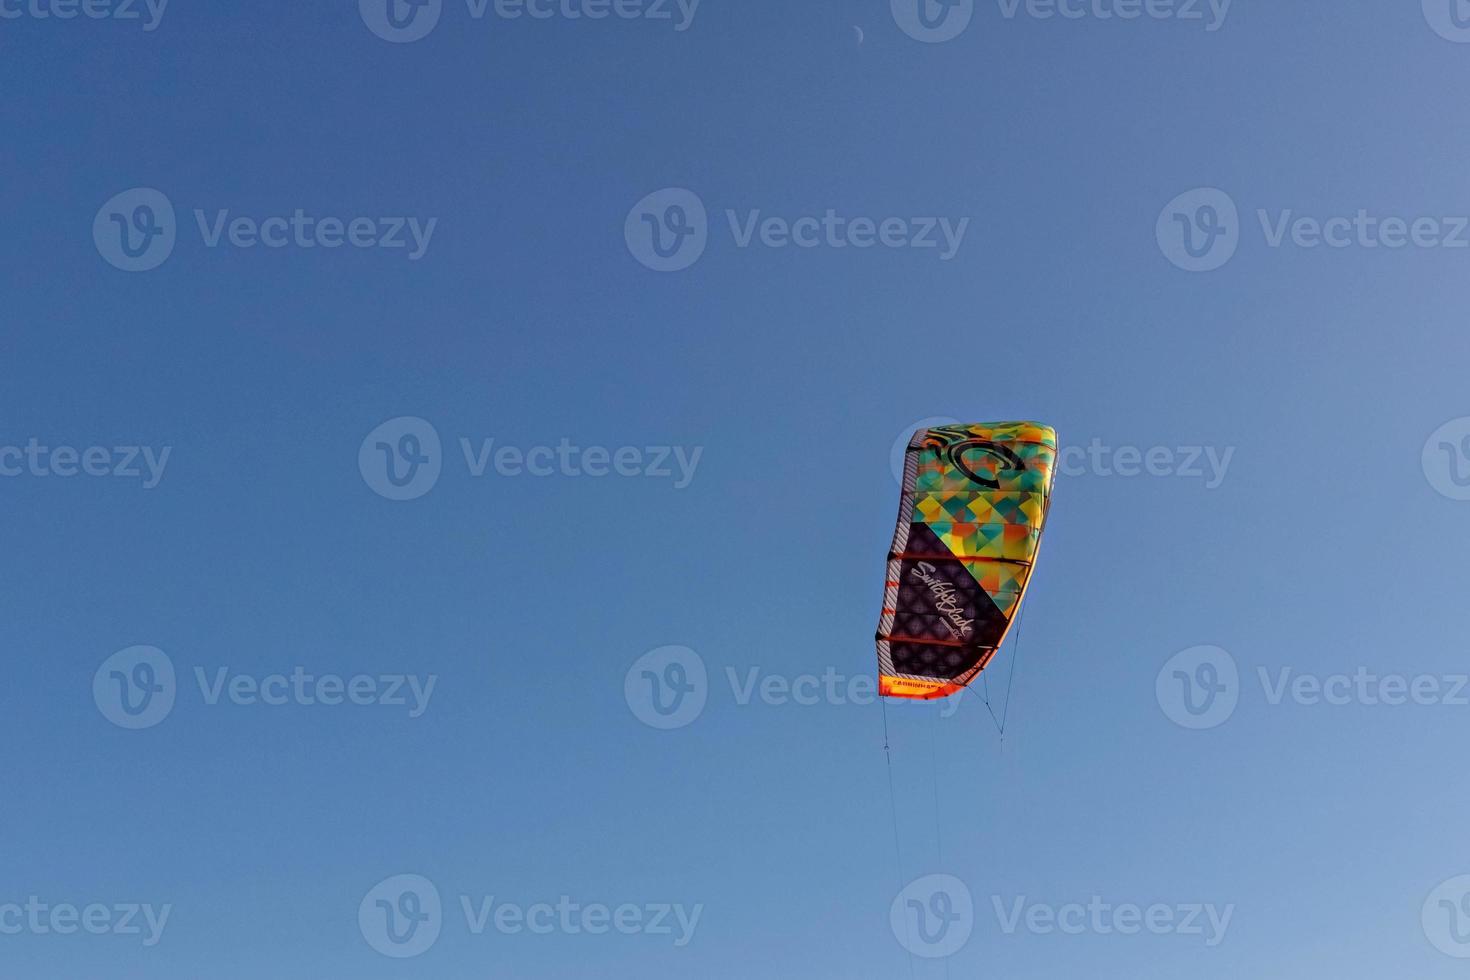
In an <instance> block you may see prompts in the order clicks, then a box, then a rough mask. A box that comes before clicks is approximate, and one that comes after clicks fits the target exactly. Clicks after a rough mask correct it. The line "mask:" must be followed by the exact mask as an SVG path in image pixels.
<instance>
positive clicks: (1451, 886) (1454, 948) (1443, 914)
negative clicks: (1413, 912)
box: [1420, 875, 1470, 960]
mask: <svg viewBox="0 0 1470 980" xmlns="http://www.w3.org/2000/svg"><path fill="white" fill-rule="evenodd" d="M1420 918H1421V921H1422V922H1423V925H1424V935H1425V937H1426V938H1428V940H1429V942H1430V943H1431V944H1433V946H1434V948H1435V949H1437V950H1439V951H1440V952H1441V953H1443V954H1445V955H1446V956H1453V957H1454V958H1455V959H1458V960H1463V959H1470V875H1460V876H1459V877H1458V878H1451V879H1450V880H1449V881H1446V882H1444V883H1443V884H1441V885H1440V886H1439V887H1438V888H1436V889H1435V890H1434V891H1432V892H1430V893H1429V897H1428V898H1426V899H1425V900H1424V909H1423V911H1422V912H1421V913H1420Z"/></svg>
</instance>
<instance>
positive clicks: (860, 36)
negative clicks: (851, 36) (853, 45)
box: [852, 24, 868, 44]
mask: <svg viewBox="0 0 1470 980" xmlns="http://www.w3.org/2000/svg"><path fill="white" fill-rule="evenodd" d="M852 29H853V32H854V33H856V34H857V39H858V43H859V44H862V43H863V42H864V41H866V40H867V39H868V36H867V35H866V34H864V33H863V29H862V28H861V27H859V26H857V25H856V24H854V25H852Z"/></svg>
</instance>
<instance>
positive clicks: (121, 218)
mask: <svg viewBox="0 0 1470 980" xmlns="http://www.w3.org/2000/svg"><path fill="white" fill-rule="evenodd" d="M92 241H93V243H95V244H96V246H97V251H98V253H99V254H101V256H102V257H103V258H104V259H106V260H107V262H108V263H109V264H110V265H112V266H114V267H116V268H118V269H121V270H123V271H124V272H148V271H149V270H151V269H156V268H158V267H159V266H161V265H163V263H164V262H165V261H167V259H168V257H169V256H170V255H172V254H173V251H174V245H175V243H176V242H177V241H178V221H177V220H176V219H175V217H174V206H173V203H172V202H171V201H169V199H168V197H167V196H166V195H165V194H164V193H163V192H162V191H156V190H154V189H153V188H151V187H135V188H133V189H132V190H128V191H123V192H122V193H121V194H117V195H114V196H113V197H112V198H111V199H110V200H109V201H108V202H107V203H106V204H104V205H102V207H101V208H100V209H99V210H98V211H97V216H96V217H95V218H93V219H92Z"/></svg>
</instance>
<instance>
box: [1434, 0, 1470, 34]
mask: <svg viewBox="0 0 1470 980" xmlns="http://www.w3.org/2000/svg"><path fill="white" fill-rule="evenodd" d="M1424 19H1425V20H1427V21H1429V26H1430V27H1432V28H1434V33H1436V34H1438V35H1439V36H1440V37H1442V38H1444V39H1445V40H1446V41H1454V42H1456V43H1458V44H1470V16H1466V11H1465V6H1464V2H1463V0H1424Z"/></svg>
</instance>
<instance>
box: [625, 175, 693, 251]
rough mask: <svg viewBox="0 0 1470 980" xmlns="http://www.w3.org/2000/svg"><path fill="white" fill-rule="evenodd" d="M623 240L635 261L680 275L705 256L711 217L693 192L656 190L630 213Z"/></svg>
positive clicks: (670, 188)
mask: <svg viewBox="0 0 1470 980" xmlns="http://www.w3.org/2000/svg"><path fill="white" fill-rule="evenodd" d="M623 239H624V241H626V242H627V243H628V251H629V252H632V253H633V258H635V259H637V260H638V261H639V262H641V263H643V265H645V266H647V267H648V268H650V269H652V270H653V271H654V272H679V271H682V270H684V269H687V268H689V267H690V266H691V265H693V264H694V263H696V262H698V261H699V258H700V256H702V255H704V250H705V247H706V246H707V245H708V244H709V214H708V212H706V211H705V208H704V202H703V201H701V200H700V199H699V195H698V194H696V193H694V192H693V191H690V190H685V189H684V188H682V187H668V188H665V189H664V190H661V191H654V192H653V193H652V194H649V195H648V196H647V197H645V198H644V199H643V200H641V201H639V202H638V203H637V204H635V205H633V210H631V211H629V212H628V218H627V220H626V221H625V222H624V223H623Z"/></svg>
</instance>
